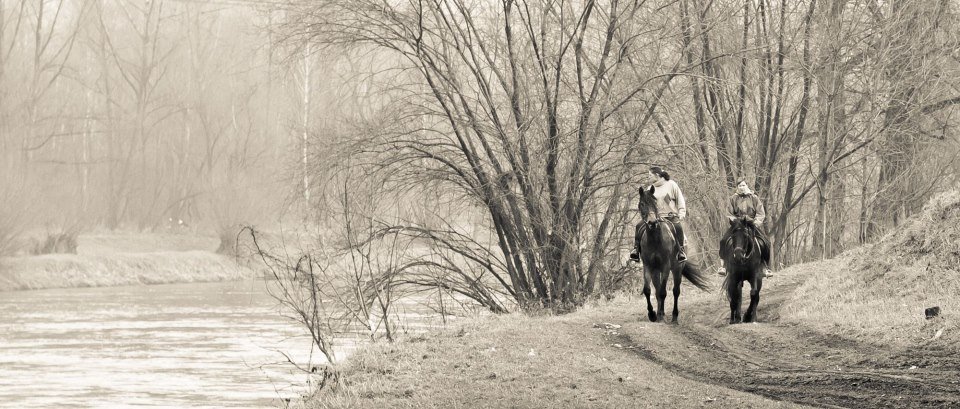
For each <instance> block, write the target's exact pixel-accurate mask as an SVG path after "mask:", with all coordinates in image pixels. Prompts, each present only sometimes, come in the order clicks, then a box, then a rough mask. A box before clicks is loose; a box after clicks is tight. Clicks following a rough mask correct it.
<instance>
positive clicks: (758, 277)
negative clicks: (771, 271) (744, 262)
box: [743, 271, 763, 322]
mask: <svg viewBox="0 0 960 409" xmlns="http://www.w3.org/2000/svg"><path fill="white" fill-rule="evenodd" d="M760 287H763V272H762V271H755V272H754V273H753V277H752V278H751V279H750V306H749V307H747V313H746V314H745V315H744V316H743V322H753V321H754V320H755V319H756V317H757V304H759V303H760Z"/></svg>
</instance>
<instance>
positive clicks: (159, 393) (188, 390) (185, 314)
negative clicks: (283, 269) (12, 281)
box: [0, 281, 319, 408]
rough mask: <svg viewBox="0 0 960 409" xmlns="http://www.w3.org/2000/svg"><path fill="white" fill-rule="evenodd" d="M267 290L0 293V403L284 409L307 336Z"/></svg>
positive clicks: (198, 287)
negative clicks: (285, 313) (285, 314)
mask: <svg viewBox="0 0 960 409" xmlns="http://www.w3.org/2000/svg"><path fill="white" fill-rule="evenodd" d="M265 285H266V284H265V283H264V282H262V281H246V282H225V283H202V284H196V283H194V284H172V285H153V286H135V287H105V288H81V289H54V290H38V291H19V292H0V407H4V408H6V407H10V408H29V407H36V408H39V407H44V408H47V407H110V408H116V407H132V406H149V407H153V408H157V407H278V406H281V407H282V406H283V404H282V399H284V398H295V397H297V396H298V395H299V394H300V393H302V392H303V391H304V386H303V385H304V384H305V381H306V376H305V375H304V374H303V373H302V372H300V371H298V370H297V369H295V368H294V367H293V366H292V365H290V364H289V363H287V362H286V358H285V357H284V356H283V354H281V352H283V353H286V354H288V355H289V356H291V357H292V359H293V360H294V361H297V362H298V363H306V362H308V361H311V357H310V340H309V338H308V337H306V336H305V335H304V332H303V331H302V330H301V329H300V327H298V326H297V325H296V324H295V323H293V322H292V321H290V320H288V319H285V318H283V317H282V316H281V315H280V314H279V312H278V305H277V302H276V301H275V300H274V299H273V298H272V297H271V296H270V295H269V294H268V293H267V291H266V287H265ZM318 360H319V357H317V356H314V357H313V358H312V361H313V362H317V361H318Z"/></svg>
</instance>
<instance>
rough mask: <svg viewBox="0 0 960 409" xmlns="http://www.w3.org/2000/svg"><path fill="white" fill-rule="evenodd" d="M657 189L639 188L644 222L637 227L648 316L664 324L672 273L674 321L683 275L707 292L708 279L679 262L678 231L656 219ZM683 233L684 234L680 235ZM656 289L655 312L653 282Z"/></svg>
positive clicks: (664, 221) (678, 310)
mask: <svg viewBox="0 0 960 409" xmlns="http://www.w3.org/2000/svg"><path fill="white" fill-rule="evenodd" d="M654 189H655V188H654V187H653V186H650V189H649V190H643V189H640V204H639V208H640V214H641V216H642V217H643V218H644V221H643V222H641V223H638V224H637V230H636V235H637V236H636V238H637V242H638V243H639V245H640V260H642V261H643V295H644V296H646V297H647V316H648V317H649V318H650V321H654V322H662V321H663V317H664V311H663V310H664V304H665V302H666V298H667V279H668V278H669V277H670V273H673V322H674V323H676V322H677V316H678V315H679V314H680V309H679V308H678V305H677V300H678V299H679V298H680V282H681V278H680V277H681V276H683V277H686V278H687V280H690V282H691V283H693V285H695V286H696V287H697V288H699V289H701V290H706V289H707V277H706V275H704V273H703V272H702V271H700V269H699V268H697V266H696V265H695V264H693V263H692V262H690V261H689V260H687V261H678V259H677V256H678V255H679V253H680V246H679V245H678V243H677V230H676V227H675V226H674V224H673V222H670V221H668V220H663V219H660V218H659V217H657V199H656V198H655V197H654V196H653V192H654ZM680 234H682V233H680ZM651 281H653V284H654V286H656V290H657V311H656V313H654V311H653V304H651V303H650V282H651Z"/></svg>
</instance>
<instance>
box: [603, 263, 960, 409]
mask: <svg viewBox="0 0 960 409" xmlns="http://www.w3.org/2000/svg"><path fill="white" fill-rule="evenodd" d="M775 280H783V281H782V282H779V283H778V282H776V281H775ZM796 288H797V283H796V281H795V280H791V279H789V278H787V277H782V278H781V277H778V278H774V279H772V280H768V281H767V282H765V283H764V289H763V293H762V294H761V302H760V309H759V319H760V323H759V324H737V325H732V326H731V325H728V324H727V323H726V320H727V317H728V315H729V312H728V309H727V307H726V301H725V300H721V299H720V298H719V296H717V297H700V298H698V299H695V300H693V301H686V302H684V301H685V299H684V296H683V295H681V297H680V324H679V325H670V324H655V323H651V322H649V321H647V320H646V318H645V317H646V308H645V306H644V305H643V304H638V309H637V311H636V314H635V315H634V317H635V318H633V319H630V320H628V321H627V322H625V323H623V327H622V329H621V331H618V332H616V333H615V335H610V337H611V342H612V343H616V344H618V345H619V346H620V347H623V348H625V349H627V350H629V351H632V352H633V353H634V354H636V355H638V356H640V357H642V358H644V359H648V360H651V361H654V362H656V363H658V364H660V365H661V366H663V367H664V368H666V369H667V370H669V371H671V372H674V373H676V374H679V375H681V376H683V377H685V378H688V379H692V380H696V381H700V382H707V383H712V384H717V385H721V386H725V387H728V388H731V389H736V390H740V391H745V392H750V393H754V394H758V395H762V396H765V397H769V398H773V399H778V400H787V401H792V402H796V403H802V404H806V405H812V406H820V407H849V408H931V407H951V408H960V355H958V354H957V353H956V352H955V351H946V350H942V349H936V348H930V347H915V348H892V347H878V346H874V345H869V344H864V343H862V342H857V341H854V340H850V339H845V338H842V337H838V336H834V335H829V334H824V333H821V332H818V331H814V330H812V329H809V328H804V327H802V326H796V325H790V324H783V323H780V322H779V315H780V309H781V308H782V305H783V303H784V301H786V300H787V299H789V298H790V295H791V294H792V293H793V291H794V290H795V289H796ZM685 291H692V290H689V289H687V288H686V287H685ZM690 299H691V297H687V298H686V300H690ZM667 306H668V311H669V308H672V304H671V303H670V301H668V305H667Z"/></svg>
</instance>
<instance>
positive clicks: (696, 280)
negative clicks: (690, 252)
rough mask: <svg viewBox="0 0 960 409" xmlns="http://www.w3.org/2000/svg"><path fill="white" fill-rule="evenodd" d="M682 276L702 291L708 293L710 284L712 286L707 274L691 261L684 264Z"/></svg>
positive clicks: (681, 271)
mask: <svg viewBox="0 0 960 409" xmlns="http://www.w3.org/2000/svg"><path fill="white" fill-rule="evenodd" d="M680 274H682V275H683V276H684V277H685V278H686V279H687V280H689V281H690V283H692V284H693V285H695V286H696V287H697V288H699V289H701V290H704V291H706V290H707V289H708V287H709V286H708V284H710V282H709V281H708V280H707V274H706V273H705V272H704V271H703V270H701V269H700V267H698V266H697V265H696V264H693V263H691V262H690V261H687V262H685V263H683V268H682V269H681V270H680Z"/></svg>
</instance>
